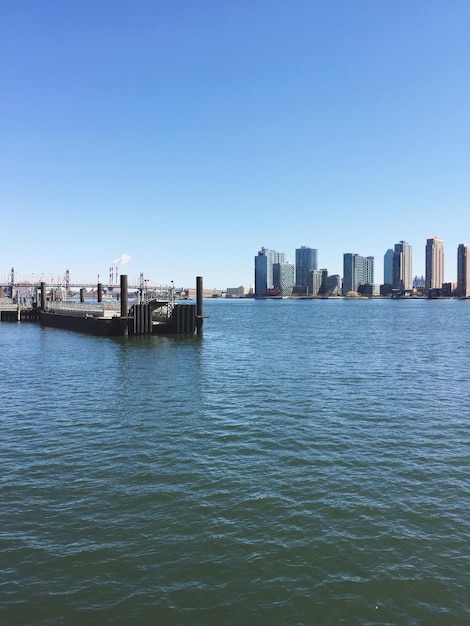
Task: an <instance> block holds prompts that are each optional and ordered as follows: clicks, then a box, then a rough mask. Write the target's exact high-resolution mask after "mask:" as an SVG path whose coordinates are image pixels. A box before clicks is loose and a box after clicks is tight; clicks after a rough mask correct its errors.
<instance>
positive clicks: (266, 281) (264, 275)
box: [255, 248, 285, 296]
mask: <svg viewBox="0 0 470 626" xmlns="http://www.w3.org/2000/svg"><path fill="white" fill-rule="evenodd" d="M284 261H285V254H284V252H276V251H275V250H268V249H267V248H261V250H260V251H259V252H258V255H257V256H255V295H256V296H266V295H267V294H268V290H269V289H273V287H274V282H273V265H274V263H284Z"/></svg>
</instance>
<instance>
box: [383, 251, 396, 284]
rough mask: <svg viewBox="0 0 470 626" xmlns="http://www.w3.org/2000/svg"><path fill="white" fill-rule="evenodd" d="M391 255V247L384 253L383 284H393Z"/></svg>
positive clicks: (392, 253)
mask: <svg viewBox="0 0 470 626" xmlns="http://www.w3.org/2000/svg"><path fill="white" fill-rule="evenodd" d="M393 255H394V252H393V250H392V248H389V249H388V250H387V252H386V253H385V254H384V285H393Z"/></svg>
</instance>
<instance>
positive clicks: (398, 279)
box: [392, 241, 413, 291]
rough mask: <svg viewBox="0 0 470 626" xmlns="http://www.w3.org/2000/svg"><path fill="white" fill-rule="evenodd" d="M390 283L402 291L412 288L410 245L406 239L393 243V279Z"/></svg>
mask: <svg viewBox="0 0 470 626" xmlns="http://www.w3.org/2000/svg"><path fill="white" fill-rule="evenodd" d="M392 285H393V286H394V287H395V288H397V289H401V290H402V291H404V290H405V289H406V290H411V289H412V288H413V278H412V274H411V245H410V244H409V243H406V241H400V243H396V244H395V250H394V252H393V280H392Z"/></svg>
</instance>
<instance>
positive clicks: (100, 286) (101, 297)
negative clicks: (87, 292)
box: [98, 283, 103, 302]
mask: <svg viewBox="0 0 470 626" xmlns="http://www.w3.org/2000/svg"><path fill="white" fill-rule="evenodd" d="M98 302H103V283H98Z"/></svg>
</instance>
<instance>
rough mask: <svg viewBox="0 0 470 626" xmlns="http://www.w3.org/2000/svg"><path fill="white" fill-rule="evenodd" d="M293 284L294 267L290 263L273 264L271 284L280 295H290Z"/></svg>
mask: <svg viewBox="0 0 470 626" xmlns="http://www.w3.org/2000/svg"><path fill="white" fill-rule="evenodd" d="M294 285H295V268H294V266H293V265H292V263H274V264H273V286H274V289H275V290H276V291H278V292H279V295H281V296H291V295H292V292H293V290H294Z"/></svg>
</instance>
